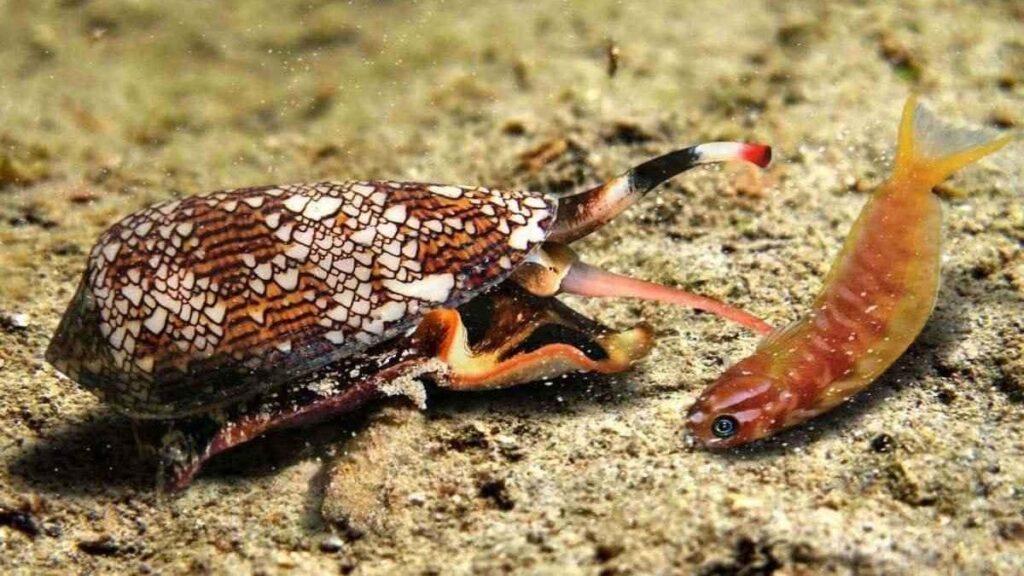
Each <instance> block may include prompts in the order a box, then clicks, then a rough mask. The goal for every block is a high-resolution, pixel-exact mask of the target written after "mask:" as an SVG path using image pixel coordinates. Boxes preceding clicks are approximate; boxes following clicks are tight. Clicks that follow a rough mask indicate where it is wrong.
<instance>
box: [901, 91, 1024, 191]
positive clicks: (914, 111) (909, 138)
mask: <svg viewBox="0 0 1024 576" xmlns="http://www.w3.org/2000/svg"><path fill="white" fill-rule="evenodd" d="M1016 138H1017V135H1016V134H1005V135H1003V136H998V137H993V136H992V134H991V133H990V132H988V131H985V130H972V129H969V128H959V127H955V126H951V125H949V124H947V123H946V122H944V121H942V120H941V119H939V118H938V117H936V116H935V114H933V113H932V112H931V111H930V110H928V109H927V108H925V107H924V106H923V105H921V104H918V103H917V96H916V95H911V96H910V97H909V98H907V102H906V104H904V105H903V118H902V119H901V120H900V131H899V139H898V145H897V151H896V164H895V168H894V169H893V178H894V179H898V178H912V179H916V180H920V181H924V182H925V183H926V184H928V185H929V188H931V186H934V185H936V184H938V183H940V182H942V181H943V180H945V179H946V178H949V177H950V176H951V175H952V174H953V173H954V172H956V171H957V170H959V169H961V168H963V167H964V166H967V165H968V164H972V163H974V162H977V161H978V160H980V159H981V158H983V157H985V156H988V155H989V154H991V153H993V152H995V151H996V150H999V149H1000V148H1002V147H1003V146H1006V145H1007V144H1009V143H1010V142H1012V141H1013V140H1014V139H1016Z"/></svg>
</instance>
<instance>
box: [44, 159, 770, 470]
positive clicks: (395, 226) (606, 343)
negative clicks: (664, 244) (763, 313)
mask: <svg viewBox="0 0 1024 576" xmlns="http://www.w3.org/2000/svg"><path fill="white" fill-rule="evenodd" d="M769 157H770V152H769V150H768V149H767V148H766V147H763V146H757V145H746V144H736V143H713V144H705V145H699V146H694V147H691V148H687V149H684V150H679V151H676V152H673V153H670V154H667V155H665V156H662V157H659V158H656V159H654V160H652V161H650V162H647V163H645V164H642V165H640V166H638V167H636V168H634V169H633V170H630V171H628V172H627V173H626V174H624V175H622V176H620V177H618V178H615V179H613V180H611V181H609V182H608V183H606V184H604V185H602V186H598V187H596V188H594V189H591V190H587V191H584V192H581V193H579V194H576V195H573V196H569V197H565V198H561V199H557V198H553V197H549V196H546V195H543V194H539V193H533V192H520V191H503V190H492V189H486V188H480V187H473V186H450V185H436V184H422V183H407V182H391V181H359V182H321V183H314V184H299V185H281V186H266V187H260V188H245V189H238V190H230V191H223V192H217V193H214V194H212V195H209V196H203V197H189V198H185V199H182V200H176V201H172V202H166V203H163V204H159V205H156V206H153V207H151V208H147V209H144V210H141V211H139V212H136V213H135V214H132V215H130V216H128V217H126V218H125V219H123V220H122V221H121V222H119V223H117V224H115V225H114V226H112V227H111V228H110V229H109V230H107V231H106V232H105V233H104V235H103V236H102V237H101V238H100V240H99V242H98V243H97V245H96V247H95V248H94V249H93V250H92V252H91V254H90V258H89V261H88V265H87V268H86V270H85V273H84V275H83V278H82V281H81V283H80V285H79V287H78V290H77V291H76V293H75V296H74V297H73V299H72V302H71V304H70V306H69V307H68V311H67V312H66V313H65V315H64V317H63V319H62V320H61V323H60V326H59V327H58V329H57V332H56V334H55V335H54V337H53V340H52V341H51V344H50V347H49V349H48V350H47V359H48V360H49V361H50V362H51V363H52V364H53V365H54V366H56V367H57V368H58V369H59V370H60V371H61V372H63V373H64V374H66V375H67V376H69V377H70V378H72V379H74V380H76V381H77V382H79V383H81V384H82V385H83V386H85V387H87V388H89V389H90V390H92V391H94V392H95V393H96V394H97V395H99V396H100V397H101V398H102V399H103V400H104V401H105V402H107V403H108V404H109V405H110V406H112V407H113V408H115V409H117V410H119V411H121V412H123V413H125V414H127V415H129V416H132V417H136V418H164V419H180V421H181V424H182V425H179V426H177V428H178V431H179V432H178V434H177V435H176V436H174V438H176V440H175V442H172V443H169V444H168V445H167V447H166V449H165V461H167V464H168V466H170V468H172V469H173V470H174V471H175V472H174V474H172V477H171V478H168V479H167V480H168V482H169V485H170V486H173V487H183V486H184V485H185V484H187V481H188V479H189V478H191V476H192V474H194V473H195V471H196V470H197V469H198V465H199V464H200V463H201V462H202V461H203V460H204V459H205V458H207V457H209V456H210V455H212V454H214V453H216V452H219V451H222V450H224V449H227V448H229V447H231V446H233V445H236V444H238V443H240V442H244V441H245V440H247V439H249V438H251V437H252V436H253V435H255V434H258V433H261V432H262V431H265V430H267V429H270V428H273V427H276V426H282V425H291V424H297V423H301V422H305V421H308V420H311V419H315V418H323V417H325V416H327V415H329V414H333V413H337V412H340V411H343V410H347V409H350V408H352V407H354V406H357V405H359V404H361V403H363V402H365V401H366V400H368V399H370V398H373V397H376V396H379V395H381V394H386V393H388V391H389V390H395V389H401V387H398V388H396V387H395V386H394V382H396V381H404V380H408V379H411V378H413V377H414V376H415V377H418V376H423V375H427V376H431V377H432V378H433V379H434V380H435V381H437V382H438V383H439V384H441V385H444V386H448V387H452V388H456V389H484V388H495V387H501V386H511V385H514V384H517V383H521V382H527V381H531V380H537V379H541V378H547V377H553V376H557V375H560V374H565V373H570V372H580V371H582V372H602V373H608V372H617V371H622V370H626V369H627V368H628V367H629V366H630V365H631V364H632V363H633V362H634V361H636V360H638V359H639V358H641V357H643V356H644V355H645V354H646V353H647V351H648V350H649V348H650V344H651V335H650V332H649V331H648V330H647V329H645V328H642V327H641V328H637V329H634V330H626V331H624V332H619V333H614V332H611V331H609V330H607V329H606V328H604V327H602V326H600V325H598V324H595V323H593V322H583V321H581V320H579V319H578V318H576V316H574V314H573V313H572V312H571V311H569V310H568V309H566V308H565V307H564V306H562V305H561V304H558V303H557V302H556V301H554V300H552V299H550V298H546V297H548V296H554V295H555V294H557V293H558V292H561V291H570V292H575V293H579V294H585V295H588V296H631V297H638V298H646V299H650V300H658V301H664V302H671V303H676V304H681V305H686V306H690V307H693V308H698V309H703V310H707V311H710V312H712V313H716V314H719V315H722V316H725V317H726V318H729V319H732V320H734V321H737V322H739V323H741V324H743V325H745V326H747V327H749V328H751V329H754V330H757V331H761V332H765V331H767V330H768V329H769V327H768V326H767V325H766V324H764V323H763V322H762V321H760V320H759V319H757V318H755V317H753V316H751V315H749V314H747V313H745V312H743V311H741V310H737V309H734V308H731V307H729V306H726V305H724V304H722V303H720V302H716V301H713V300H710V299H707V298H702V297H699V296H695V295H692V294H689V293H686V292H683V291H681V290H676V289H672V288H667V287H663V286H657V285H653V284H650V283H647V282H643V281H640V280H634V279H630V278H626V277H622V276H618V275H614V274H610V273H607V272H603V271H601V270H598V269H596V268H592V267H589V266H587V265H585V264H583V263H581V262H579V261H578V259H577V258H576V256H575V254H574V253H573V252H572V251H571V250H570V249H569V248H568V247H567V246H565V245H563V244H562V243H565V242H571V241H572V240H575V239H577V238H580V237H582V236H584V235H586V234H588V233H589V232H591V231H592V230H593V229H595V228H596V227H597V226H599V225H600V224H603V223H604V222H607V221H608V220H610V219H611V218H613V217H614V216H615V215H616V214H618V213H619V212H621V211H622V210H624V209H625V208H626V207H628V206H629V205H630V204H631V203H633V202H635V201H636V200H637V199H638V198H640V197H641V196H642V195H643V194H644V193H646V192H647V191H649V190H651V189H652V188H653V187H655V186H657V185H658V184H659V183H661V182H663V181H664V180H666V179H668V178H670V177H672V176H673V175H675V174H678V173H679V172H682V171H685V170H687V169H689V168H692V167H693V166H696V165H699V164H705V163H710V162H720V161H725V160H746V161H750V162H753V163H756V164H760V165H762V166H763V165H765V164H766V163H767V162H768V160H769ZM481 302H482V303H491V304H493V305H494V306H496V307H497V309H499V310H500V311H501V313H500V314H499V313H496V312H490V313H489V312H484V311H482V310H481V309H480V308H479V306H474V303H481ZM542 312H543V314H541V313H542ZM319 377H326V378H327V379H328V380H330V381H333V382H335V383H334V384H332V385H330V386H327V385H323V386H319V387H316V385H315V382H314V381H313V380H312V379H314V378H319ZM320 381H326V380H323V378H321V379H320ZM310 386H313V388H310ZM314 388H315V389H314ZM404 389H407V388H404Z"/></svg>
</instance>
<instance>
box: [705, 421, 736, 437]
mask: <svg viewBox="0 0 1024 576" xmlns="http://www.w3.org/2000/svg"><path fill="white" fill-rule="evenodd" d="M739 429H740V423H739V421H738V420H736V419H735V418H733V417H732V416H719V417H718V418H715V421H714V422H712V423H711V433H712V434H714V435H715V437H716V438H721V439H723V440H725V439H727V438H732V437H733V436H735V435H736V433H737V432H739Z"/></svg>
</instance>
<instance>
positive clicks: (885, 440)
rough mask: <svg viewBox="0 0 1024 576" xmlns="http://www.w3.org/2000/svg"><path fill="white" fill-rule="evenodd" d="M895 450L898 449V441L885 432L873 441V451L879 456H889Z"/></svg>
mask: <svg viewBox="0 0 1024 576" xmlns="http://www.w3.org/2000/svg"><path fill="white" fill-rule="evenodd" d="M894 448H896V439H895V438H893V437H892V436H890V435H888V434H886V433H884V432H883V433H881V434H879V435H878V436H875V437H874V438H872V439H871V449H872V450H874V451H875V452H878V453H879V454H887V453H889V452H892V451H893V449H894Z"/></svg>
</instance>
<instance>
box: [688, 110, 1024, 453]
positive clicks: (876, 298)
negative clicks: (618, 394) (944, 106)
mask: <svg viewBox="0 0 1024 576" xmlns="http://www.w3.org/2000/svg"><path fill="white" fill-rule="evenodd" d="M1008 141H1009V137H1004V138H999V139H997V140H994V141H983V140H982V139H981V138H980V137H979V135H977V134H974V133H968V132H965V131H956V130H951V129H949V128H945V127H943V126H941V125H939V124H938V122H937V120H935V119H934V118H933V117H932V116H931V115H930V114H929V113H928V111H927V110H925V109H923V108H918V107H916V104H915V101H914V99H913V98H911V99H910V100H909V101H908V102H907V105H906V107H905V109H904V114H903V120H902V123H901V126H900V136H899V151H898V154H897V158H896V165H895V169H894V173H893V175H892V176H891V177H890V179H889V180H888V181H887V182H885V183H884V184H882V185H881V186H880V187H879V188H878V189H877V190H876V191H875V192H874V193H873V195H872V196H871V198H870V199H869V200H868V202H867V204H866V205H865V206H864V208H863V209H862V210H861V213H860V216H859V217H858V218H857V221H856V223H855V224H854V225H853V228H852V230H851V232H850V234H849V236H848V237H847V239H846V242H845V243H844V245H843V248H842V251H841V252H840V254H839V256H838V258H837V259H836V261H835V263H834V264H833V266H832V269H831V270H830V271H829V274H828V276H827V278H826V279H825V282H824V286H823V288H822V291H821V293H820V294H819V295H818V297H817V298H816V299H815V301H814V304H813V305H812V308H811V312H810V314H808V315H807V316H805V317H804V318H802V319H800V320H798V321H796V322H794V323H793V324H790V325H789V326H787V327H785V328H782V329H780V330H778V331H777V332H774V333H772V334H771V335H769V336H768V337H766V338H765V339H764V340H763V341H762V342H761V344H760V345H759V346H758V348H757V350H756V351H755V352H754V354H753V355H751V356H749V357H747V358H745V359H744V360H741V361H740V362H738V363H737V364H735V365H733V366H732V367H730V368H729V369H728V370H726V372H725V373H724V374H722V376H721V377H720V378H719V379H718V380H717V381H716V382H715V383H714V384H712V385H711V386H710V387H709V388H708V389H707V390H706V391H705V392H704V393H703V394H702V395H701V397H700V398H699V399H698V401H697V402H696V404H694V406H693V407H692V408H691V410H690V413H689V427H690V430H691V431H692V432H693V433H694V435H695V436H696V437H697V438H698V439H699V440H700V441H702V442H703V443H704V444H705V445H707V446H710V447H728V446H734V445H738V444H743V443H746V442H750V441H753V440H757V439H759V438H764V437H766V436H769V435H771V434H773V433H775V432H777V431H779V430H781V429H783V428H786V427H789V426H793V425H795V424H798V423H800V422H803V421H804V420H807V419H808V418H811V417H813V416H816V415H818V414H820V413H822V412H824V411H827V410H829V409H831V408H833V407H834V406H836V405H837V404H839V403H841V402H843V401H844V400H846V399H848V398H850V397H851V396H852V395H854V394H856V393H857V392H859V391H860V390H862V389H863V388H864V387H866V386H867V385H869V384H870V383H871V382H873V381H874V380H875V379H876V378H877V377H878V376H879V375H881V373H882V372H883V371H885V370H886V369H887V368H888V367H889V366H890V365H892V363H893V362H895V361H896V359H897V358H899V357H900V356H901V355H902V354H903V352H904V351H905V350H906V349H907V347H908V346H910V344H911V343H912V342H913V341H914V339H915V338H916V337H917V335H918V334H919V333H920V332H921V329H922V328H923V327H924V324H925V322H926V321H927V320H928V317H929V316H930V314H931V312H932V309H933V307H934V305H935V300H936V296H937V294H938V289H939V265H940V257H941V244H942V242H941V240H942V230H941V225H942V212H941V208H942V207H941V205H940V203H939V200H938V198H937V197H936V196H935V195H934V194H932V192H931V190H932V187H933V186H935V185H936V184H938V183H939V182H941V181H942V180H944V179H945V178H947V177H948V176H949V175H950V174H952V173H953V172H954V171H956V170H957V169H958V168H961V167H963V166H965V165H967V164H969V163H971V162H974V161H975V160H977V159H979V158H981V157H982V156H985V155H986V154H989V153H991V152H994V151H995V150H997V149H999V148H1000V147H1002V146H1003V145H1005V144H1006V143H1007V142H1008Z"/></svg>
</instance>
